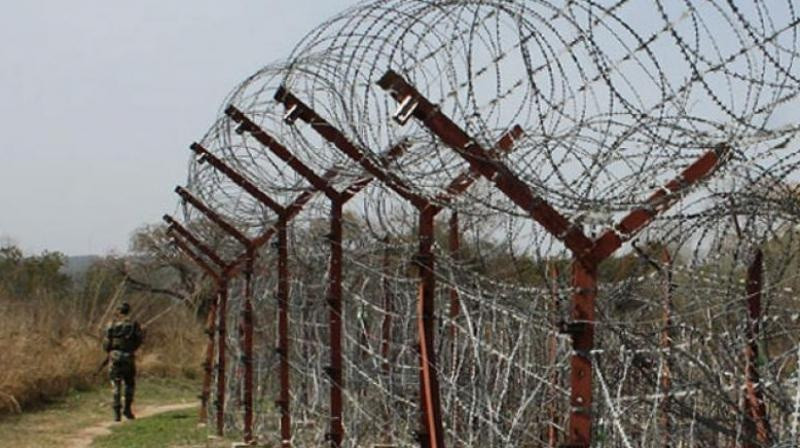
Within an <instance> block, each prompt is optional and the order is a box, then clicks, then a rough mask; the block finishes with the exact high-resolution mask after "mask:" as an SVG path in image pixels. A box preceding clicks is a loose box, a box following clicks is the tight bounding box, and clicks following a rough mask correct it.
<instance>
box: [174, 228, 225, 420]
mask: <svg viewBox="0 0 800 448" xmlns="http://www.w3.org/2000/svg"><path fill="white" fill-rule="evenodd" d="M164 218H165V221H167V222H174V221H173V220H172V218H171V217H170V216H168V215H165V216H164ZM175 225H176V226H177V225H178V224H177V223H175ZM171 230H173V226H172V225H170V228H169V230H168V231H167V233H172V232H171ZM173 240H174V242H175V244H176V245H177V246H178V248H179V249H180V250H181V251H182V252H183V253H185V254H186V255H187V256H188V257H189V258H191V259H192V260H193V261H194V262H195V263H196V264H197V265H198V266H200V267H201V268H202V269H203V270H204V271H205V272H206V275H208V276H209V277H211V278H212V280H213V281H214V285H215V286H216V288H217V289H216V291H215V297H214V300H211V303H209V306H208V312H207V314H206V335H207V336H208V344H207V345H206V355H205V358H204V361H203V386H202V390H201V393H200V411H199V413H198V419H199V420H200V422H203V423H205V421H206V420H207V419H208V398H209V397H210V396H211V376H212V369H213V363H214V331H215V327H216V322H215V320H216V318H217V303H218V302H219V294H220V291H221V287H222V286H221V285H222V275H220V274H219V273H217V272H216V271H215V270H214V269H213V268H212V267H211V266H209V265H208V263H206V262H205V261H204V260H203V259H202V258H200V256H198V255H197V254H195V253H194V251H193V250H192V249H191V248H190V247H189V246H188V244H186V243H185V242H184V241H183V240H182V239H181V238H180V237H178V236H175V235H173ZM214 255H215V256H216V254H214ZM219 267H220V268H224V264H222V265H221V266H219Z"/></svg>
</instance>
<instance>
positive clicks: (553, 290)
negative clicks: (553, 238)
mask: <svg viewBox="0 0 800 448" xmlns="http://www.w3.org/2000/svg"><path fill="white" fill-rule="evenodd" d="M547 276H548V277H549V278H548V279H547V280H549V282H550V295H551V297H550V300H549V301H548V302H547V303H548V308H549V311H550V324H551V328H552V330H551V331H550V334H549V335H548V338H547V345H548V346H547V361H548V364H549V365H550V368H551V369H553V375H552V376H551V377H550V385H551V390H552V391H553V392H552V397H551V401H550V409H549V415H548V420H549V421H548V425H547V448H556V446H557V444H558V432H557V431H556V425H557V422H558V414H559V409H558V408H559V406H558V390H557V387H558V384H559V382H560V381H561V378H560V375H559V372H558V369H557V367H556V364H557V362H558V360H557V359H556V356H557V355H558V333H557V331H556V329H557V328H558V322H559V321H560V319H559V300H558V268H557V267H556V266H555V265H552V264H551V265H549V266H548V272H547Z"/></svg>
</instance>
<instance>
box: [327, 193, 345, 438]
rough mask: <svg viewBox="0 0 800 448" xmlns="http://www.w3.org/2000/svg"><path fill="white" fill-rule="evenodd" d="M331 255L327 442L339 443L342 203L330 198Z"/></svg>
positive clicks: (340, 425) (341, 429) (340, 417)
mask: <svg viewBox="0 0 800 448" xmlns="http://www.w3.org/2000/svg"><path fill="white" fill-rule="evenodd" d="M330 226H331V228H330V234H329V235H328V237H329V241H330V250H331V258H330V264H329V265H328V276H329V277H328V281H329V285H328V308H329V325H330V349H331V366H330V369H329V371H328V375H329V376H330V380H331V391H330V394H331V409H330V413H331V422H330V434H329V438H330V442H331V444H332V445H333V446H334V447H339V446H341V444H342V440H343V439H344V425H343V422H342V388H343V387H344V385H343V375H342V204H341V203H340V202H339V201H337V200H331V220H330Z"/></svg>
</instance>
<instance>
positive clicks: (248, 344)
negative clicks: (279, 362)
mask: <svg viewBox="0 0 800 448" xmlns="http://www.w3.org/2000/svg"><path fill="white" fill-rule="evenodd" d="M247 252H248V259H247V262H246V265H245V268H244V279H245V284H244V288H245V292H244V306H243V307H242V321H243V323H244V328H243V330H244V343H243V347H242V349H243V350H242V352H243V353H242V364H244V443H247V444H249V443H252V442H253V264H254V263H255V251H254V250H253V248H252V247H250V248H248V249H247Z"/></svg>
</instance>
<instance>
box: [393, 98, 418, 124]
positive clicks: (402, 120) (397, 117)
mask: <svg viewBox="0 0 800 448" xmlns="http://www.w3.org/2000/svg"><path fill="white" fill-rule="evenodd" d="M417 106H419V101H417V100H416V99H415V98H414V97H413V96H412V95H408V96H406V97H405V98H403V101H401V102H400V106H398V108H397V111H396V112H395V113H394V115H393V116H392V118H393V119H394V121H396V122H397V123H398V124H399V125H400V126H405V124H406V123H408V120H409V119H410V118H411V116H412V115H414V111H415V110H417Z"/></svg>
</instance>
